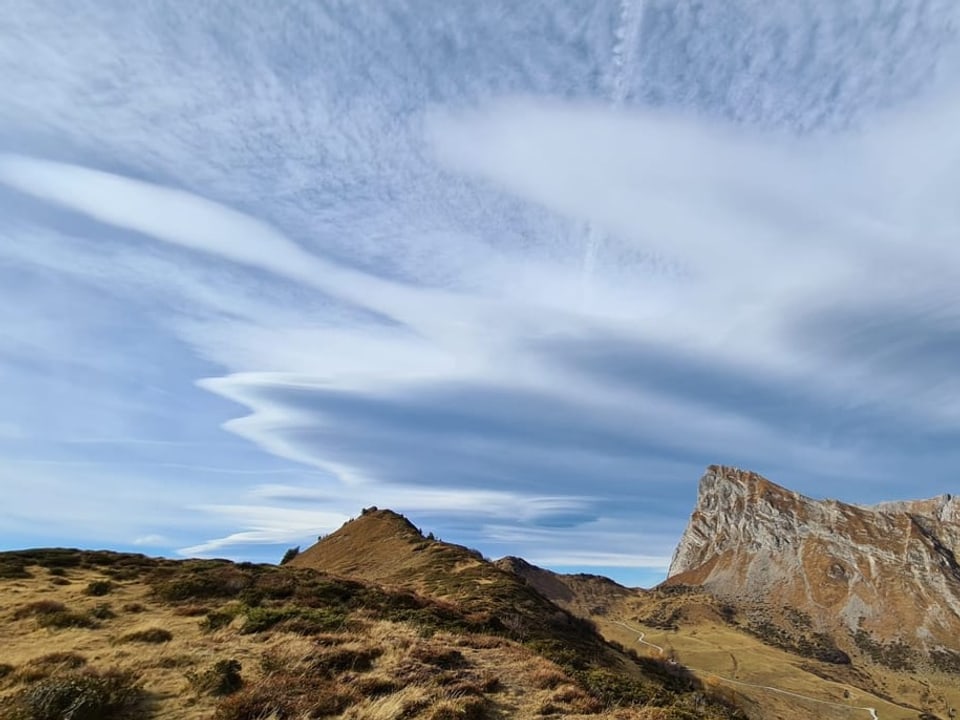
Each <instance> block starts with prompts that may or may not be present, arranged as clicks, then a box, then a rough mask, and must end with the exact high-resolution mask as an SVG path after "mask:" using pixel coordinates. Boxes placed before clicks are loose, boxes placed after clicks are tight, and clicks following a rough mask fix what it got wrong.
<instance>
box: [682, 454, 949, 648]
mask: <svg viewBox="0 0 960 720" xmlns="http://www.w3.org/2000/svg"><path fill="white" fill-rule="evenodd" d="M957 550H960V499H958V498H957V497H955V496H953V495H941V496H938V497H935V498H930V499H925V500H915V501H893V502H887V503H879V504H877V505H873V506H859V505H851V504H847V503H842V502H840V501H837V500H832V499H829V500H815V499H813V498H809V497H806V496H804V495H801V494H800V493H797V492H794V491H791V490H787V489H786V488H783V487H781V486H779V485H776V484H775V483H773V482H771V481H769V480H767V479H766V478H764V477H762V476H760V475H758V474H757V473H752V472H748V471H744V470H740V469H738V468H731V467H724V466H716V465H714V466H710V467H709V468H708V469H707V471H706V473H705V474H704V475H703V477H702V478H701V480H700V484H699V487H698V496H697V503H696V506H695V508H694V510H693V512H692V513H691V517H690V521H689V523H688V525H687V528H686V530H685V531H684V534H683V536H682V537H681V540H680V542H679V543H678V545H677V549H676V551H675V552H674V555H673V559H672V562H671V565H670V571H669V576H668V578H667V580H666V581H665V582H664V586H667V587H669V586H676V585H694V586H702V587H703V588H705V589H706V590H708V591H709V592H710V593H712V594H714V595H715V596H717V597H718V598H721V599H723V600H725V601H729V602H733V603H736V604H740V605H745V604H755V605H759V604H769V605H779V606H789V607H793V608H799V609H802V610H803V611H805V612H807V613H809V614H810V615H811V618H812V621H813V623H814V625H815V626H816V629H817V630H818V631H824V632H829V633H831V634H833V635H834V636H835V637H836V639H837V642H838V643H839V644H840V645H842V646H845V649H848V650H852V651H857V649H858V648H859V649H860V650H861V651H865V652H866V650H865V647H869V646H870V645H871V644H876V643H879V644H884V643H904V644H906V645H908V646H909V647H911V648H915V649H918V650H920V651H921V654H923V655H926V656H930V655H931V654H934V655H935V654H937V653H944V652H951V653H952V652H955V650H954V648H953V647H952V646H953V644H954V643H955V642H956V638H957V637H960V565H958V563H957V560H956V556H955V552H956V551H957Z"/></svg>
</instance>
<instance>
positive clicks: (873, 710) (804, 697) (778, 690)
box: [613, 621, 880, 720]
mask: <svg viewBox="0 0 960 720" xmlns="http://www.w3.org/2000/svg"><path fill="white" fill-rule="evenodd" d="M613 624H614V625H619V626H620V627H622V628H626V629H627V630H629V631H630V632H635V633H639V635H638V636H637V642H638V643H641V644H642V645H648V646H649V647H652V648H655V649H656V650H657V651H658V652H659V653H660V654H661V655H664V654H665V653H664V650H663V648H662V647H660V646H659V645H654V644H653V643H652V642H647V641H646V640H644V637H646V633H645V632H644V631H642V630H639V629H637V628H634V627H630V626H629V625H627V624H626V623H623V622H619V621H613ZM685 667H687V668H689V669H690V670H695V671H696V672H698V673H702V674H704V675H710V676H711V677H715V678H717V679H718V680H723V681H724V682H727V683H731V684H733V685H742V686H743V687H751V688H756V689H758V690H768V691H770V692H775V693H779V694H781V695H789V696H791V697H795V698H800V699H801V700H807V701H809V702H815V703H820V704H821V705H830V706H832V707H839V708H845V709H847V710H864V711H865V712H868V713H870V717H871V718H872V720H880V716H879V715H878V714H877V710H876V708H872V707H863V706H858V705H845V704H844V703H838V702H833V701H831V700H820V699H819V698H814V697H810V696H809V695H801V694H800V693H795V692H791V691H790V690H783V689H781V688H776V687H771V686H769V685H756V684H754V683H748V682H743V681H741V680H734V679H732V678H728V677H724V676H723V675H717V673H715V672H710V671H709V670H702V669H700V668H695V667H693V666H691V665H686V666H685Z"/></svg>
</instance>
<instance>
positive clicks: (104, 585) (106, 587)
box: [83, 580, 113, 597]
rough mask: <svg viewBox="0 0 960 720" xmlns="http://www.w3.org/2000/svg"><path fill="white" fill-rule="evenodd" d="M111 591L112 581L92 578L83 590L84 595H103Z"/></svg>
mask: <svg viewBox="0 0 960 720" xmlns="http://www.w3.org/2000/svg"><path fill="white" fill-rule="evenodd" d="M112 591H113V583H112V582H110V581H109V580H94V581H93V582H91V583H90V584H89V585H87V587H86V588H84V590H83V594H84V595H91V596H93V597H103V596H104V595H109V594H110V592H112Z"/></svg>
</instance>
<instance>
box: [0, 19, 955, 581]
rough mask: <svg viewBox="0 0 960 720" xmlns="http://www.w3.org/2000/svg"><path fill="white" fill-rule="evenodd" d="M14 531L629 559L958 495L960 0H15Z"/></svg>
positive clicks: (9, 232) (9, 119) (0, 421)
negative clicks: (737, 495)
mask: <svg viewBox="0 0 960 720" xmlns="http://www.w3.org/2000/svg"><path fill="white" fill-rule="evenodd" d="M2 6H3V11H2V12H0V88H2V102H0V548H19V547H35V546H52V545H68V546H79V547H107V548H114V549H126V550H136V551H138V552H143V553H147V554H151V555H166V556H174V557H177V556H202V557H229V558H242V559H252V560H264V561H276V560H278V559H279V558H280V557H281V556H282V554H283V551H284V550H285V549H286V548H287V547H291V546H295V545H301V546H304V547H306V546H308V545H309V544H311V543H312V542H314V541H315V540H316V538H317V537H318V536H320V535H323V534H326V533H329V532H331V531H333V530H335V529H336V528H338V527H339V526H340V525H341V524H342V523H343V522H345V521H346V520H348V519H350V518H351V517H355V516H357V515H358V514H359V512H360V509H361V508H363V507H367V506H371V505H376V506H378V507H381V508H384V507H389V508H392V509H394V510H397V511H398V512H402V513H404V514H406V515H407V516H408V517H410V519H411V520H412V521H413V522H414V523H415V524H417V525H418V526H419V527H421V528H422V529H423V530H424V532H428V531H432V532H434V533H435V534H436V535H437V536H439V537H441V538H442V539H444V540H449V541H453V542H457V543H461V544H465V545H468V546H470V547H475V548H478V549H480V550H481V551H482V552H483V553H484V554H485V555H487V556H489V557H500V556H503V555H508V554H509V555H519V556H522V557H524V558H526V559H527V560H529V561H531V562H534V563H537V564H539V565H543V566H546V567H550V568H552V569H555V570H560V571H577V572H581V571H582V572H592V573H601V574H606V575H609V576H611V577H613V578H614V579H617V580H619V581H621V582H623V583H625V584H628V585H643V586H648V585H651V584H654V583H656V582H658V581H660V580H662V579H663V578H664V575H665V572H666V568H667V566H668V564H669V561H670V556H671V554H672V552H673V549H674V546H675V544H676V542H677V540H678V539H679V537H680V534H681V533H682V531H683V528H684V526H685V524H686V521H687V519H688V517H689V514H690V512H691V510H692V508H693V505H694V502H695V500H696V491H697V482H698V479H699V477H700V475H701V474H702V473H703V470H704V468H705V466H707V465H709V464H711V463H720V464H729V465H736V466H739V467H743V468H748V469H751V470H754V471H757V472H760V473H761V474H764V475H766V476H767V477H769V478H770V479H771V480H773V481H775V482H777V483H780V484H782V485H785V486H787V487H790V488H792V489H795V490H798V491H800V492H803V493H805V494H809V495H812V496H814V497H832V498H838V499H840V500H844V501H848V502H855V503H873V502H878V501H880V500H887V499H901V498H911V497H926V496H933V495H937V494H940V493H944V492H958V487H957V470H956V468H957V467H960V377H958V367H960V365H958V359H960V303H958V300H960V289H958V288H960V244H958V239H960V201H958V198H957V191H956V189H957V188H958V187H960V5H957V3H955V2H954V1H953V0H924V1H922V2H920V1H918V0H850V1H849V2H843V3H837V2H832V1H830V0H782V1H781V0H725V1H724V2H719V1H716V2H714V1H712V0H636V1H635V2H629V1H628V0H623V1H622V2H619V1H604V0H599V1H598V0H581V1H570V2H558V1H557V0H549V2H547V1H544V2H534V1H532V0H531V1H530V2H524V3H516V2H512V1H509V0H502V1H496V0H490V1H489V2H483V3H477V2H472V1H467V0H416V1H411V2H401V1H400V0H377V1H375V2H374V1H372V0H371V1H364V0H343V1H337V0H324V1H323V2H318V1H310V2H306V1H305V2H296V1H294V0H277V2H244V3H220V2H214V1H213V0H204V1H203V2H196V3H183V2H178V1H177V0H167V1H164V0H155V1H153V2H142V3H139V2H138V3H130V2H126V0H91V1H89V2H87V1H84V0H75V2H71V3H64V2H60V1H59V0H7V2H4V3H2Z"/></svg>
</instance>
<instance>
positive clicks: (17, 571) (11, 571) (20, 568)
mask: <svg viewBox="0 0 960 720" xmlns="http://www.w3.org/2000/svg"><path fill="white" fill-rule="evenodd" d="M32 577H33V575H31V574H30V572H29V571H28V570H27V566H26V564H25V563H23V562H21V561H19V560H17V559H15V558H9V559H8V558H3V559H0V580H27V579H29V578H32Z"/></svg>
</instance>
